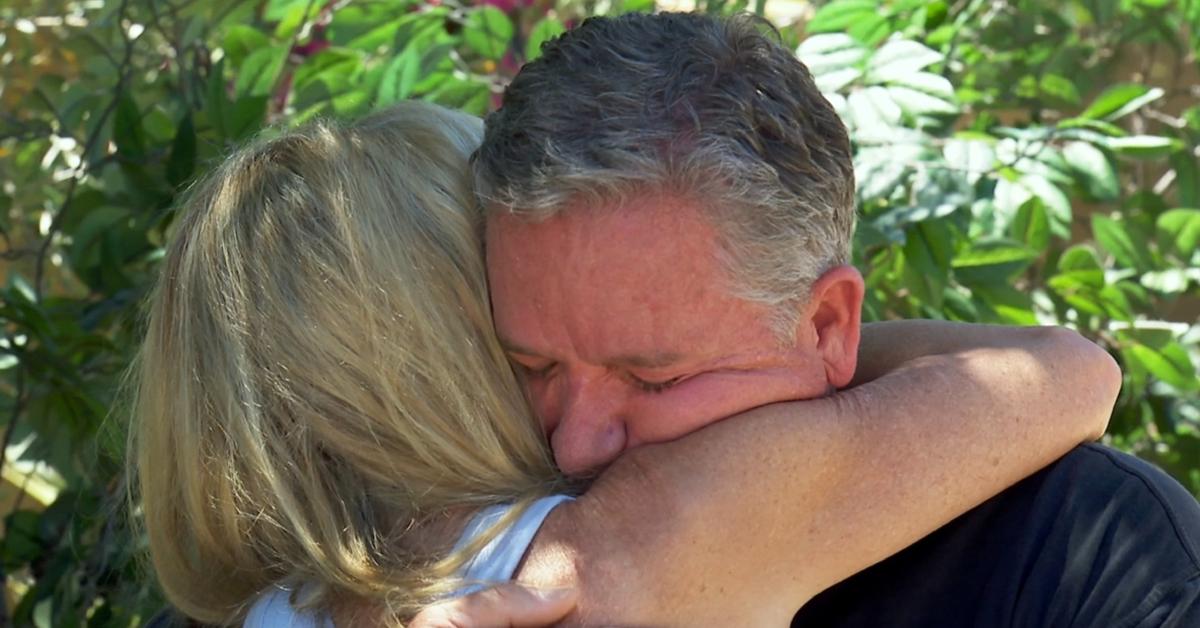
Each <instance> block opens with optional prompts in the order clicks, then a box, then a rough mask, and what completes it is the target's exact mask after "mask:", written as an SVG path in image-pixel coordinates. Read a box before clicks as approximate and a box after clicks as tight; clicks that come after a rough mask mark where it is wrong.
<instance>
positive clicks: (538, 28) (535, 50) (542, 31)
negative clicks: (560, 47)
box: [525, 17, 567, 61]
mask: <svg viewBox="0 0 1200 628" xmlns="http://www.w3.org/2000/svg"><path fill="white" fill-rule="evenodd" d="M565 32H567V28H566V27H565V26H563V23H562V22H561V21H559V20H558V19H557V18H554V17H545V18H542V19H541V20H538V23H537V24H534V25H533V30H531V31H529V41H527V42H525V60H526V61H533V60H534V59H536V58H538V57H540V56H542V44H544V43H546V42H548V41H550V40H551V39H554V38H555V37H558V36H559V35H561V34H563V33H565Z"/></svg>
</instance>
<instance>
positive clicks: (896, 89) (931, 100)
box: [887, 84, 958, 116]
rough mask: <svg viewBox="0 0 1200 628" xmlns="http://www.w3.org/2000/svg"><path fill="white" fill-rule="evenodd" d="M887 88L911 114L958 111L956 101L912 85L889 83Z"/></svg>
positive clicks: (889, 93)
mask: <svg viewBox="0 0 1200 628" xmlns="http://www.w3.org/2000/svg"><path fill="white" fill-rule="evenodd" d="M887 90H888V95H889V96H891V98H892V100H894V101H895V102H896V104H897V105H900V108H901V109H903V110H904V113H907V114H908V115H910V116H921V115H929V114H953V113H958V106H957V105H955V104H954V103H952V102H949V101H946V100H943V99H941V98H937V97H935V96H930V95H929V94H926V93H925V92H919V91H917V90H915V89H912V88H910V87H904V86H903V85H895V84H891V85H888V87H887Z"/></svg>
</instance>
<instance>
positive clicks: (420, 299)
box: [133, 103, 560, 624]
mask: <svg viewBox="0 0 1200 628" xmlns="http://www.w3.org/2000/svg"><path fill="white" fill-rule="evenodd" d="M481 131H482V129H481V124H480V122H479V121H478V120H477V119H475V118H471V117H469V116H466V115H463V114H459V113H454V112H451V111H448V110H445V109H441V108H438V107H435V106H432V105H426V104H420V103H404V104H402V105H399V106H397V107H394V108H392V109H389V110H387V111H383V112H380V113H377V114H375V115H372V116H370V117H368V118H366V119H363V120H361V121H359V122H357V123H353V124H348V125H345V124H338V123H333V122H319V123H315V124H310V125H308V126H305V127H304V128H301V129H298V130H293V131H286V132H284V133H283V134H282V135H281V136H278V137H275V138H271V139H265V140H260V141H258V142H257V143H255V144H253V145H251V146H249V147H247V148H245V149H243V150H241V151H239V152H238V153H236V154H235V155H233V156H232V157H231V158H229V159H228V160H227V161H226V162H225V163H224V164H223V165H222V166H220V167H219V168H218V169H217V170H216V171H215V172H214V173H213V174H212V175H210V176H209V177H207V179H206V180H204V181H202V182H200V183H199V184H198V185H197V186H195V187H194V189H193V190H192V191H191V193H190V194H189V196H188V199H187V201H186V202H185V204H184V207H183V208H182V215H181V217H180V219H179V220H180V223H179V225H178V232H177V235H176V237H175V239H174V241H173V243H172V244H171V245H170V247H169V249H168V251H167V254H166V259H165V261H164V264H163V268H162V274H161V278H160V280H159V283H158V286H157V289H156V291H155V292H154V294H153V297H152V299H151V302H150V310H149V321H148V331H147V335H146V340H145V343H144V345H143V347H142V350H141V354H140V358H139V361H138V364H137V366H136V370H135V375H136V377H135V381H136V385H137V392H136V397H135V404H136V405H135V418H136V422H137V425H136V428H135V430H134V431H133V434H134V436H133V439H134V440H133V446H134V448H135V450H136V456H135V458H136V460H135V465H136V468H135V472H136V477H137V486H138V487H139V493H140V508H141V510H142V517H143V520H144V525H145V528H146V531H147V533H148V536H149V543H150V550H151V559H152V563H153V567H154V570H155V572H156V574H157V577H158V579H159V581H160V582H161V584H162V587H163V589H164V590H165V592H166V594H167V597H168V599H169V600H170V601H171V602H172V603H173V604H174V605H176V606H177V607H178V608H179V609H180V610H182V611H183V612H185V613H186V614H188V615H190V616H192V617H194V618H197V619H199V620H202V621H205V622H210V623H220V624H227V623H233V622H237V621H238V620H239V619H240V618H241V617H242V615H243V614H244V612H245V610H246V607H247V604H248V603H249V602H251V601H252V600H253V599H254V597H255V595H256V594H257V593H258V592H260V591H262V590H263V589H264V588H266V587H268V586H270V585H271V584H272V583H279V582H283V583H292V584H296V585H299V584H301V583H307V584H308V585H316V586H315V587H314V586H308V587H307V588H306V590H307V591H309V592H315V593H313V595H311V596H309V598H310V599H309V601H308V604H310V605H312V606H325V607H326V608H328V605H329V604H330V603H331V601H332V599H333V598H335V597H337V596H338V595H341V594H348V595H350V596H353V597H356V598H364V599H368V600H377V601H379V602H380V603H381V604H382V607H383V608H385V609H387V611H388V612H389V613H390V616H392V617H403V616H405V614H407V613H411V612H412V611H413V610H415V609H416V608H418V607H419V606H421V605H423V604H425V603H427V602H429V601H430V600H431V599H433V598H434V597H436V596H438V595H440V594H444V593H446V592H447V591H449V590H450V588H451V587H453V586H454V585H455V583H454V578H453V573H454V570H455V569H456V568H457V567H458V566H460V565H461V564H462V562H463V560H464V556H463V555H462V554H463V552H459V553H458V555H448V554H449V553H448V552H447V551H446V547H444V546H436V547H421V545H422V543H416V542H406V540H407V541H412V535H413V534H416V533H417V531H419V530H421V529H422V528H423V527H424V526H425V525H426V524H427V523H428V522H429V520H430V519H431V518H435V517H437V516H439V515H440V514H443V513H446V512H450V511H454V510H455V509H461V508H463V507H470V508H474V507H478V506H481V505H485V504H491V503H498V502H506V501H516V502H519V503H523V502H527V501H528V500H529V499H532V498H534V497H536V496H538V495H542V494H545V493H548V492H550V491H553V490H558V489H559V488H560V487H559V486H558V482H559V481H560V480H559V479H558V477H559V476H558V475H557V473H556V471H555V469H554V466H553V462H552V460H551V457H550V454H549V453H548V451H547V447H546V445H545V441H544V438H543V437H542V435H541V433H540V431H539V428H538V427H537V426H536V424H535V422H534V421H533V419H532V418H531V415H530V413H529V411H528V409H527V407H526V405H525V401H524V399H523V397H522V394H521V392H520V389H519V387H518V385H517V383H516V381H515V379H514V377H513V374H512V371H511V370H510V367H509V366H508V364H507V362H506V361H505V357H504V353H503V351H502V350H501V348H500V346H499V344H498V342H497V340H496V338H495V334H494V331H493V328H492V322H491V317H490V308H489V304H488V300H487V286H486V280H485V272H484V267H483V261H482V255H481V251H480V244H479V240H478V237H477V234H478V222H477V221H478V220H479V217H478V216H477V214H476V213H475V212H473V211H472V210H471V209H470V208H471V206H472V202H473V201H472V193H471V189H470V178H469V175H468V173H467V158H468V155H469V154H470V152H471V151H472V150H473V149H474V148H475V147H476V146H477V145H478V142H479V139H480V135H481Z"/></svg>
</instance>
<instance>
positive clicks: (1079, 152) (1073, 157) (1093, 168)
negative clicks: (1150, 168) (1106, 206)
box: [1063, 142, 1121, 201]
mask: <svg viewBox="0 0 1200 628" xmlns="http://www.w3.org/2000/svg"><path fill="white" fill-rule="evenodd" d="M1063 158H1064V159H1065V160H1066V162H1067V164H1068V165H1069V166H1070V167H1071V169H1072V170H1073V171H1075V173H1076V174H1077V175H1078V176H1079V178H1080V179H1081V180H1082V181H1083V184H1084V189H1086V190H1087V192H1088V194H1089V195H1091V196H1092V198H1095V199H1097V200H1101V201H1111V200H1113V199H1115V198H1117V195H1118V194H1120V192H1121V190H1120V186H1119V184H1118V182H1117V173H1116V171H1115V170H1113V167H1112V164H1110V163H1109V162H1108V157H1106V156H1105V155H1104V152H1103V151H1101V150H1100V149H1098V148H1096V147H1095V146H1093V145H1091V144H1088V143H1087V142H1067V144H1066V145H1065V146H1063Z"/></svg>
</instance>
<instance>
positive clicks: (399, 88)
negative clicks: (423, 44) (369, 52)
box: [376, 46, 421, 107]
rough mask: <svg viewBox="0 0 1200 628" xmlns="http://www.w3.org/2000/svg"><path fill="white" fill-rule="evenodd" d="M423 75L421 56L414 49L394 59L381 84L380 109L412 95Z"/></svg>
mask: <svg viewBox="0 0 1200 628" xmlns="http://www.w3.org/2000/svg"><path fill="white" fill-rule="evenodd" d="M420 74H421V55H420V53H418V52H417V50H416V49H415V48H413V47H411V46H410V47H409V48H407V49H406V50H405V51H404V52H403V53H401V54H400V56H398V57H396V58H395V59H392V62H391V63H389V64H388V66H387V69H386V70H384V73H383V80H382V81H380V82H379V95H378V97H377V100H376V104H377V105H378V106H380V107H386V106H388V105H391V104H394V103H397V102H400V101H401V100H404V99H405V98H408V97H409V95H410V94H412V91H413V86H414V85H415V84H416V82H417V78H418V77H419V76H420Z"/></svg>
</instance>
